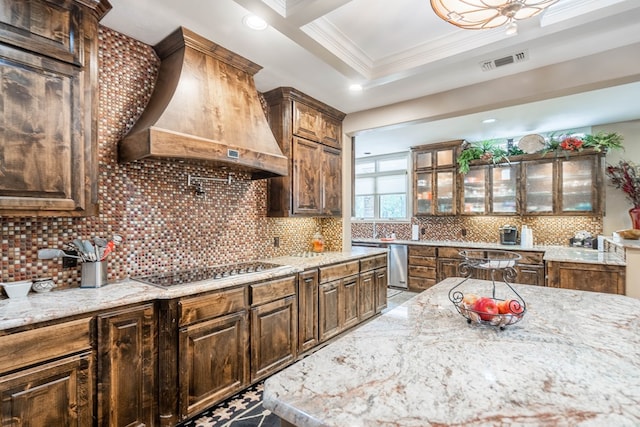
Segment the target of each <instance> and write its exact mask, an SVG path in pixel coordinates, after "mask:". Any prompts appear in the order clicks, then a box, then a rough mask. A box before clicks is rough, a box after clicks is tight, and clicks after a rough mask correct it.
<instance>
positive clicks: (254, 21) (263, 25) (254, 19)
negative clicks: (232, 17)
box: [242, 15, 269, 31]
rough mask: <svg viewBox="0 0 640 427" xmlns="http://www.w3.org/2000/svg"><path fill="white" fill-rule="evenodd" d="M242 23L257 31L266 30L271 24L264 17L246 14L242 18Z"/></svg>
mask: <svg viewBox="0 0 640 427" xmlns="http://www.w3.org/2000/svg"><path fill="white" fill-rule="evenodd" d="M242 23H243V24H244V25H246V26H247V27H249V28H251V29H252V30H256V31H262V30H265V29H267V27H268V26H269V25H268V24H267V22H266V21H265V20H264V19H262V18H260V17H259V16H256V15H247V16H245V17H244V18H242Z"/></svg>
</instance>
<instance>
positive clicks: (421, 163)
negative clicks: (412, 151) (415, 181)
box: [415, 151, 433, 169]
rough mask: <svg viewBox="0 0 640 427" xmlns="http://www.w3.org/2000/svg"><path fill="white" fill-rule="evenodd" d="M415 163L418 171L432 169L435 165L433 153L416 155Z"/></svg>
mask: <svg viewBox="0 0 640 427" xmlns="http://www.w3.org/2000/svg"><path fill="white" fill-rule="evenodd" d="M415 161H416V164H415V168H416V169H424V168H430V167H431V166H432V165H433V160H432V155H431V151H427V152H426V153H416V157H415Z"/></svg>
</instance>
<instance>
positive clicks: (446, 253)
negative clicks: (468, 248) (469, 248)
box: [438, 247, 465, 258]
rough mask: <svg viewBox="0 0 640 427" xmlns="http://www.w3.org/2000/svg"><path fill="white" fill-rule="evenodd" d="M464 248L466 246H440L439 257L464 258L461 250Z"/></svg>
mask: <svg viewBox="0 0 640 427" xmlns="http://www.w3.org/2000/svg"><path fill="white" fill-rule="evenodd" d="M464 249H465V248H449V247H446V248H445V247H440V248H438V257H439V258H462V257H461V256H460V253H459V252H460V251H462V250H464Z"/></svg>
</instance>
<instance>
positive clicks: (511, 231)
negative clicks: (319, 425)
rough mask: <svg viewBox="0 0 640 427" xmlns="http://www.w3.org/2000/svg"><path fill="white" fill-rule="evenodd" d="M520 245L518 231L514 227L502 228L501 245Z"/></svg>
mask: <svg viewBox="0 0 640 427" xmlns="http://www.w3.org/2000/svg"><path fill="white" fill-rule="evenodd" d="M517 243H518V229H517V228H516V227H515V226H513V225H503V226H502V227H500V244H501V245H515V244H517Z"/></svg>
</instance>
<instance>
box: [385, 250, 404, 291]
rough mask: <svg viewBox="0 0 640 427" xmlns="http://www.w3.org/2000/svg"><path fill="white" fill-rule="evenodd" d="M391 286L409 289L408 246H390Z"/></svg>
mask: <svg viewBox="0 0 640 427" xmlns="http://www.w3.org/2000/svg"><path fill="white" fill-rule="evenodd" d="M389 286H391V287H394V288H404V289H407V288H408V286H409V283H408V278H407V245H389Z"/></svg>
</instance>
